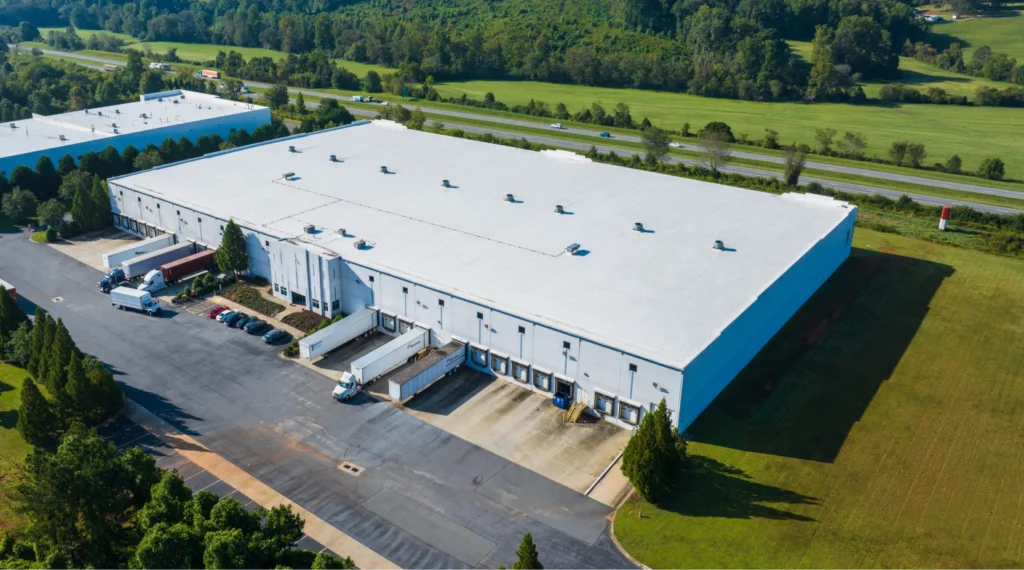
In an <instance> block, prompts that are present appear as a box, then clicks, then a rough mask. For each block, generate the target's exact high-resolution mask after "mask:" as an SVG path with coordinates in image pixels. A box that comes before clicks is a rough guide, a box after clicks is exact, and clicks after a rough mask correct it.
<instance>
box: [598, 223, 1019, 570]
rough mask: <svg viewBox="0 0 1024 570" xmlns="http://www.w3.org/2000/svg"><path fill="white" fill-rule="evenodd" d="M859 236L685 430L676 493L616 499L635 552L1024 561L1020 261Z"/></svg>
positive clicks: (747, 561) (844, 562)
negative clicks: (654, 498)
mask: <svg viewBox="0 0 1024 570" xmlns="http://www.w3.org/2000/svg"><path fill="white" fill-rule="evenodd" d="M924 231H932V232H933V231H935V230H931V229H929V230H924ZM947 233H951V232H947ZM968 233H969V232H963V233H962V234H963V235H964V236H966V235H967V234H968ZM952 237H954V238H955V237H956V236H952ZM854 246H855V249H854V252H853V255H852V257H851V259H850V260H849V261H848V262H847V263H846V264H845V265H844V266H843V267H842V268H840V270H839V272H837V274H836V276H834V277H833V278H832V279H831V280H830V281H829V282H828V283H827V284H826V285H825V287H823V289H822V290H821V291H820V292H819V293H818V294H817V295H815V297H813V298H812V300H811V301H810V302H809V303H808V305H807V306H806V307H805V308H804V309H802V310H801V311H800V312H799V313H798V314H797V316H796V317H795V318H794V319H793V320H792V321H791V322H790V323H789V324H788V325H787V326H786V327H785V328H784V329H783V331H782V332H781V333H780V334H779V335H777V336H776V338H775V339H774V340H773V341H772V342H771V343H770V344H769V346H768V347H766V349H765V350H764V351H762V352H761V354H759V355H758V356H757V358H756V359H755V360H754V362H753V363H751V365H750V366H748V367H747V369H746V370H744V371H743V373H741V374H740V376H739V377H738V378H737V379H736V380H735V381H734V382H733V383H732V385H730V386H729V387H728V388H727V389H726V391H725V392H724V393H723V394H722V395H721V396H720V397H719V398H718V399H717V400H715V402H713V403H712V405H711V407H709V409H708V410H707V411H706V412H705V413H704V414H703V415H702V416H701V417H700V418H699V419H698V421H697V423H696V424H694V425H693V426H692V427H691V428H690V430H689V431H690V433H691V435H692V438H693V441H694V442H693V443H691V445H690V448H689V450H690V453H691V455H692V456H693V458H694V468H693V469H692V471H691V472H689V473H687V474H686V475H685V476H683V477H681V480H680V484H681V488H680V491H679V493H678V495H677V497H676V498H675V500H674V501H673V502H671V503H669V504H665V505H663V506H662V508H660V509H659V508H655V507H653V506H651V505H649V504H645V503H642V502H638V501H636V500H635V499H634V500H631V501H630V502H628V503H627V504H626V505H625V506H624V507H623V508H622V509H621V510H620V511H619V512H618V514H617V516H616V520H615V533H616V536H617V537H618V539H619V541H620V542H621V543H622V545H623V546H624V547H625V548H626V550H628V551H629V552H630V553H631V554H632V555H634V556H635V557H637V558H638V559H639V560H640V561H641V562H643V563H644V564H647V565H649V566H651V567H655V568H668V567H681V568H706V567H751V568H783V567H793V568H796V567H825V568H833V567H841V568H860V567H901V568H902V567H936V568H939V567H942V568H946V567H978V568H991V567H1020V566H1022V565H1024V532H1021V528H1022V524H1024V499H1022V497H1024V494H1022V492H1021V486H1020V482H1021V481H1022V480H1024V445H1022V441H1021V440H1022V438H1024V430H1022V429H1021V423H1022V421H1024V351H1022V350H1021V347H1022V346H1024V304H1022V303H1021V302H1020V300H1021V299H1022V298H1024V261H1019V260H1012V259H1006V258H1001V257H994V256H990V255H986V254H981V253H978V252H976V251H970V250H965V249H958V248H954V247H949V246H941V245H935V244H931V243H928V242H924V241H919V240H914V239H910V238H906V237H901V236H896V235H892V234H883V233H877V232H873V231H870V230H865V229H862V228H858V229H857V231H856V233H855V236H854Z"/></svg>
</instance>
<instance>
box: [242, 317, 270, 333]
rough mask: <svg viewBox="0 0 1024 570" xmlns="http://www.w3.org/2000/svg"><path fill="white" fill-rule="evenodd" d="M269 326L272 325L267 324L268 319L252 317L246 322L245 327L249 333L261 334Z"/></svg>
mask: <svg viewBox="0 0 1024 570" xmlns="http://www.w3.org/2000/svg"><path fill="white" fill-rule="evenodd" d="M268 326H270V325H268V324H267V321H262V320H260V319H252V320H250V321H249V322H247V323H245V326H244V327H243V328H244V329H245V332H247V333H249V334H259V333H261V332H263V331H264V330H266V329H267V327H268Z"/></svg>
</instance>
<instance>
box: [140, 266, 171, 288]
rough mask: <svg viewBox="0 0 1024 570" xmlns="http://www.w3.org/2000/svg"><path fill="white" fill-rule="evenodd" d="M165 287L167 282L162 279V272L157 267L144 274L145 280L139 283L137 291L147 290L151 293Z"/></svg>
mask: <svg viewBox="0 0 1024 570" xmlns="http://www.w3.org/2000/svg"><path fill="white" fill-rule="evenodd" d="M165 287H167V283H166V282H165V281H164V274H163V272H162V271H160V270H159V269H153V270H151V271H150V272H149V273H147V274H146V278H145V280H143V282H142V284H141V285H139V291H149V292H150V293H153V292H155V291H159V290H161V289H163V288H165Z"/></svg>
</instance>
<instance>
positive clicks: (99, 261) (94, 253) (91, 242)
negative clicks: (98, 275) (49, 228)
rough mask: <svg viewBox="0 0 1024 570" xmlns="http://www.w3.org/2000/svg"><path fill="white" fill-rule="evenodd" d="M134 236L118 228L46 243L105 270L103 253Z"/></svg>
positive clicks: (132, 239)
mask: <svg viewBox="0 0 1024 570" xmlns="http://www.w3.org/2000/svg"><path fill="white" fill-rule="evenodd" d="M137 239H138V238H136V237H135V236H133V235H131V234H128V233H125V232H122V231H120V230H115V229H110V230H106V231H99V232H90V233H86V234H82V235H81V236H79V237H76V238H73V239H71V240H60V241H58V242H55V243H51V244H47V245H49V246H50V247H52V248H53V249H56V250H57V251H59V252H61V253H63V254H64V255H66V256H68V257H70V258H72V259H76V260H78V261H80V262H82V263H84V264H86V265H88V266H89V267H92V268H94V269H97V270H99V271H102V272H104V273H105V272H106V271H107V270H106V268H105V267H103V254H104V253H106V252H108V251H110V250H113V249H116V248H119V247H121V246H123V245H127V244H129V243H131V242H133V241H137Z"/></svg>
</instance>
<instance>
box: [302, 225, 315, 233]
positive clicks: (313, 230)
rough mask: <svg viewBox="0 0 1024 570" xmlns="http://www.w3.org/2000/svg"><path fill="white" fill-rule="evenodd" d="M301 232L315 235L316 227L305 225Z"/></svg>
mask: <svg viewBox="0 0 1024 570" xmlns="http://www.w3.org/2000/svg"><path fill="white" fill-rule="evenodd" d="M302 231H304V232H306V233H307V234H312V233H316V226H314V225H313V224H308V225H306V227H304V228H302Z"/></svg>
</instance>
